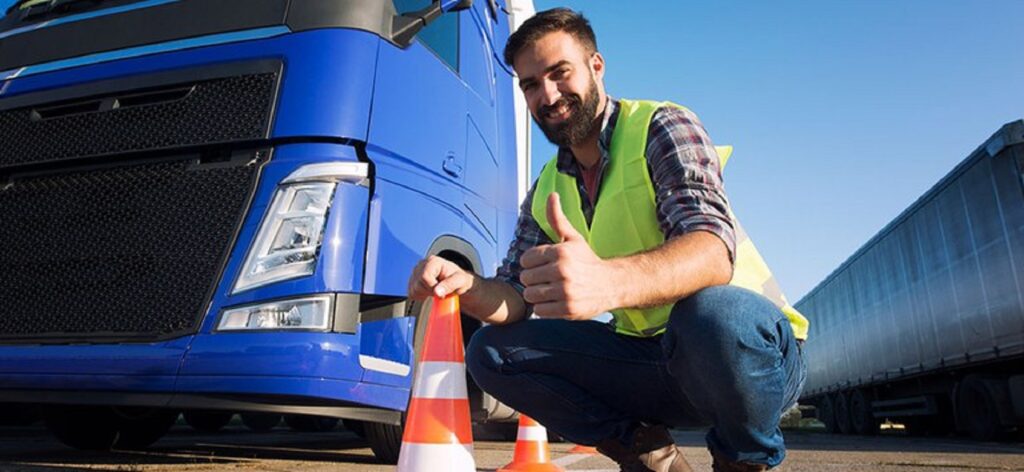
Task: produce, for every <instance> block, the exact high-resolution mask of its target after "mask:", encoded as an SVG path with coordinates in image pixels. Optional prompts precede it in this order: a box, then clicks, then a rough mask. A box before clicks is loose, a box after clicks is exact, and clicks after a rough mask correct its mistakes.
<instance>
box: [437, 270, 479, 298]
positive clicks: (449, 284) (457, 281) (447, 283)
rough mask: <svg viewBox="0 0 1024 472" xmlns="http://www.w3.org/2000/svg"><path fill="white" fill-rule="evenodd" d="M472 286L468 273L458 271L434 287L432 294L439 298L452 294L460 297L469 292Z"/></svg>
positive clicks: (471, 278)
mask: <svg viewBox="0 0 1024 472" xmlns="http://www.w3.org/2000/svg"><path fill="white" fill-rule="evenodd" d="M472 284H473V276H471V275H470V274H469V273H468V272H465V271H462V270H460V271H459V272H456V273H454V274H452V275H451V276H449V277H446V278H445V279H444V280H442V281H441V282H439V283H438V284H437V285H435V286H434V290H433V294H434V295H435V296H437V297H439V298H444V297H447V296H448V295H451V294H453V293H454V294H457V295H462V294H465V293H466V291H467V290H469V287H471V286H472Z"/></svg>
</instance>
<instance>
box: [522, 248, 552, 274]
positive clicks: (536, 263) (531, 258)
mask: <svg viewBox="0 0 1024 472" xmlns="http://www.w3.org/2000/svg"><path fill="white" fill-rule="evenodd" d="M555 259H558V251H557V248H556V247H555V246H553V245H551V244H544V245H541V246H536V247H532V248H530V249H527V250H526V251H525V252H523V255H522V256H519V265H521V266H522V267H523V269H533V268H535V267H540V266H542V265H544V264H547V263H549V262H552V261H554V260H555Z"/></svg>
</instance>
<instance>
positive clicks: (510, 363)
mask: <svg viewBox="0 0 1024 472" xmlns="http://www.w3.org/2000/svg"><path fill="white" fill-rule="evenodd" d="M466 365H467V367H468V369H469V372H470V373H471V374H472V376H473V379H474V380H475V381H476V383H477V384H478V385H480V387H481V388H483V389H484V390H485V391H486V392H488V393H490V394H491V395H493V396H494V397H495V398H497V399H498V400H500V401H502V402H503V403H505V404H506V405H509V406H511V407H513V408H515V409H516V410H519V411H521V412H524V413H526V414H527V415H529V416H530V417H531V418H533V419H535V420H537V421H538V422H540V423H541V424H543V425H544V426H546V427H547V428H548V429H550V430H552V431H554V432H556V433H558V434H560V435H561V436H562V437H564V438H566V439H567V440H569V441H572V442H574V443H577V444H586V445H593V444H597V443H598V442H600V441H602V440H605V439H609V438H615V439H618V440H620V441H622V442H623V443H624V444H629V443H630V442H631V438H632V432H633V430H634V429H635V428H636V427H637V426H638V425H639V423H640V422H643V423H649V424H664V425H667V426H679V427H695V426H711V430H710V431H709V432H708V434H707V443H708V447H709V448H710V449H711V450H712V451H713V452H714V453H715V454H716V455H719V456H722V457H724V458H726V459H729V460H733V461H743V462H756V463H761V464H767V465H769V466H775V465H778V464H779V463H781V462H782V459H783V458H784V457H785V454H786V449H785V444H784V443H783V439H782V432H781V431H780V430H779V419H780V417H781V415H782V413H784V412H785V411H786V410H787V409H788V408H789V407H791V406H792V405H793V404H794V403H795V402H796V400H797V398H798V396H799V394H800V389H801V388H803V383H804V378H805V376H806V367H805V366H804V362H803V359H802V356H801V354H800V349H799V348H798V346H797V344H796V339H795V338H794V337H793V331H792V328H791V327H790V325H789V321H788V320H787V319H786V317H785V315H783V314H782V312H781V311H779V309H778V308H777V307H775V305H773V304H772V303H771V302H769V301H768V300H767V299H765V298H764V297H762V296H760V295H758V294H755V293H754V292H751V291H748V290H745V289H742V288H737V287H732V286H717V287H710V288H707V289H704V290H701V291H700V292H697V293H696V294H694V295H692V296H690V297H688V298H686V299H683V300H681V301H679V302H678V303H676V304H675V306H674V307H673V309H672V315H671V317H670V318H669V322H668V327H667V330H666V332H665V333H664V334H663V335H660V336H656V337H653V338H637V337H631V336H626V335H621V334H617V333H615V332H613V331H612V330H611V329H610V327H609V326H608V325H607V324H605V323H601V322H597V321H566V320H548V319H531V320H527V321H523V322H519V323H514V324H511V325H506V326H486V327H484V328H482V329H480V330H479V331H477V332H476V334H474V335H473V338H472V339H471V340H470V343H469V346H468V347H467V350H466Z"/></svg>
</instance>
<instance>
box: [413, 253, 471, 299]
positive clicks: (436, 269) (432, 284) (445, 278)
mask: <svg viewBox="0 0 1024 472" xmlns="http://www.w3.org/2000/svg"><path fill="white" fill-rule="evenodd" d="M475 281H476V277H475V276H474V275H473V274H472V273H471V272H467V271H465V270H463V269H462V268H461V267H459V266H457V265H456V264H455V263H454V262H452V261H449V260H448V259H445V258H443V257H437V256H430V257H428V258H426V259H423V260H422V261H420V263H419V264H416V267H415V268H413V270H412V276H411V277H409V298H411V299H413V300H425V299H426V298H428V297H433V296H436V297H440V298H444V297H447V296H448V295H451V294H453V293H455V294H458V295H464V294H465V293H466V292H468V291H469V290H470V289H471V288H473V284H474V282H475Z"/></svg>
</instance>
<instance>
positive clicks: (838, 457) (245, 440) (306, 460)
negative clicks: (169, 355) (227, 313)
mask: <svg viewBox="0 0 1024 472" xmlns="http://www.w3.org/2000/svg"><path fill="white" fill-rule="evenodd" d="M675 436H676V442H677V443H678V444H680V445H682V446H683V447H684V448H685V452H686V456H687V459H688V460H689V461H690V463H691V464H692V465H693V466H694V468H695V469H697V470H710V457H709V455H708V453H707V452H706V451H705V449H704V441H703V433H702V432H699V431H679V432H676V433H675ZM786 438H787V443H788V444H789V448H790V452H789V457H788V459H787V460H786V462H785V463H784V464H783V466H782V467H780V468H779V469H777V470H786V471H847V470H851V471H900V472H904V471H928V472H936V471H1024V443H1021V442H1000V443H979V442H976V441H971V440H967V439H960V438H914V437H907V436H904V435H902V434H901V433H898V432H892V433H890V434H883V435H881V436H878V437H851V436H833V435H828V434H825V433H822V432H817V431H812V430H798V431H788V432H787V433H786ZM493 439H494V438H486V437H483V438H481V437H477V441H476V443H475V444H474V450H475V457H476V465H477V467H478V468H479V469H480V470H482V471H493V470H495V469H497V468H499V467H501V466H502V465H504V464H505V463H507V462H508V461H509V460H510V459H511V457H512V448H513V443H510V442H501V441H495V440H493ZM571 446H572V445H571V444H564V443H556V444H551V451H552V456H553V457H554V459H555V461H556V462H557V463H558V464H560V465H562V466H563V467H564V468H565V469H566V470H567V471H584V470H586V471H592V472H593V471H614V470H616V469H615V467H614V464H613V463H612V462H610V461H609V460H607V459H605V458H603V457H601V456H586V455H574V454H569V453H568V450H569V448H570V447H571ZM84 470H90V471H95V470H103V471H146V472H150V471H303V472H312V471H391V470H394V468H393V466H387V465H382V464H377V463H376V462H375V460H374V458H373V454H372V452H371V451H370V449H369V448H368V447H367V445H366V443H365V442H364V441H363V440H361V439H359V438H358V437H357V436H356V435H354V434H353V433H351V432H349V431H346V430H344V429H341V428H339V429H337V430H335V431H332V432H328V433H296V432H293V431H290V430H288V429H287V428H284V427H278V428H277V429H275V430H274V431H271V432H269V433H253V432H250V431H248V430H246V429H245V428H244V427H243V426H241V425H240V424H238V423H237V419H236V422H234V423H232V424H231V425H229V426H228V427H227V428H225V429H224V430H223V431H222V432H220V433H217V434H204V433H197V432H195V431H193V430H192V429H190V428H189V427H188V426H185V425H184V424H180V423H179V424H178V425H177V426H175V427H174V429H173V430H172V431H171V433H170V434H168V435H167V436H166V437H164V438H163V439H162V440H160V441H159V442H157V443H156V444H154V445H153V447H152V448H151V449H150V450H148V451H145V452H129V451H115V452H109V453H88V452H80V451H75V450H71V449H68V448H66V447H64V446H63V445H62V444H60V443H58V442H57V441H56V440H54V439H52V438H51V437H50V436H49V434H48V433H47V432H46V431H45V430H44V429H43V428H42V427H41V426H29V427H3V428H0V471H3V472H8V471H12V472H27V471H32V472H37V471H62V472H65V471H84Z"/></svg>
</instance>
